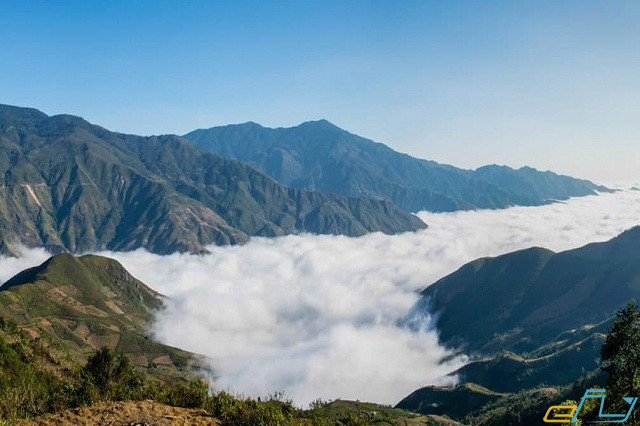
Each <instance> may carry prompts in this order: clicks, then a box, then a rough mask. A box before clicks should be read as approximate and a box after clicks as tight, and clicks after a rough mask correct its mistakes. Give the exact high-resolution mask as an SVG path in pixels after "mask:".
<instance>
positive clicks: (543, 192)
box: [184, 120, 609, 212]
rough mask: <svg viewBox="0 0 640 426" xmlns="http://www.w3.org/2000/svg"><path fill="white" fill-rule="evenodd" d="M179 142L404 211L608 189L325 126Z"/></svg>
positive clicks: (196, 136) (252, 127)
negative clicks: (418, 151) (451, 161)
mask: <svg viewBox="0 0 640 426" xmlns="http://www.w3.org/2000/svg"><path fill="white" fill-rule="evenodd" d="M184 137H185V138H187V139H189V140H191V141H193V142H195V143H196V144H198V145H199V146H200V147H202V148H204V149H207V150H209V151H211V152H214V153H217V154H219V155H222V156H223V157H225V158H230V159H234V160H241V161H244V162H247V163H249V164H250V165H252V166H254V167H256V168H257V169H258V170H260V171H262V172H263V173H266V174H268V175H269V176H272V177H273V178H275V179H276V180H278V181H279V182H281V183H283V184H285V185H289V186H292V187H294V188H303V189H314V190H319V191H324V192H332V193H336V194H342V195H348V196H368V197H375V198H380V199H386V200H390V201H392V202H393V203H394V204H396V205H397V206H399V207H401V208H402V209H404V210H407V211H419V210H429V211H435V212H440V211H455V210H463V209H475V208H489V209H493V208H503V207H508V206H511V205H525V206H529V205H540V204H545V203H548V202H550V201H553V200H563V199H567V198H569V197H574V196H584V195H590V194H594V193H595V191H609V189H607V188H605V187H603V186H599V185H595V184H593V183H591V182H589V181H586V180H581V179H574V178H571V177H568V176H560V175H557V174H555V173H551V172H540V171H537V170H535V169H532V168H530V167H524V168H521V169H518V170H514V169H511V168H509V167H505V166H496V165H491V166H485V167H481V168H479V169H477V170H463V169H459V168H456V167H453V166H449V165H444V164H438V163H436V162H434V161H427V160H421V159H417V158H414V157H411V156H409V155H407V154H401V153H399V152H396V151H394V150H392V149H391V148H389V147H388V146H386V145H383V144H381V143H376V142H373V141H371V140H369V139H365V138H362V137H360V136H357V135H354V134H352V133H349V132H347V131H345V130H342V129H340V128H339V127H337V126H335V125H333V124H331V123H329V122H328V121H326V120H320V121H310V122H306V123H303V124H300V125H299V126H296V127H291V128H277V129H271V128H266V127H262V126H260V125H259V124H256V123H245V124H237V125H229V126H221V127H212V128H210V129H206V130H204V129H201V130H195V131H193V132H191V133H188V134H186V135H185V136H184Z"/></svg>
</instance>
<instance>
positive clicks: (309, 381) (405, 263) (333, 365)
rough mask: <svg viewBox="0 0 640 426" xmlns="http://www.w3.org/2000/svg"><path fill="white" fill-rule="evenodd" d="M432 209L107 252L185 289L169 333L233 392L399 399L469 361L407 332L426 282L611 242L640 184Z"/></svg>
mask: <svg viewBox="0 0 640 426" xmlns="http://www.w3.org/2000/svg"><path fill="white" fill-rule="evenodd" d="M419 216H420V217H421V218H422V219H424V220H425V221H426V222H427V223H428V224H429V225H430V227H429V229H427V230H425V231H420V232H416V233H407V234H402V235H395V236H387V235H382V234H370V235H367V236H364V237H360V238H348V237H341V236H315V235H300V236H287V237H282V238H275V239H266V238H255V239H252V240H251V241H250V242H249V243H248V244H246V245H244V246H241V247H228V246H227V247H210V250H211V254H209V255H205V256H196V255H188V254H173V255H170V256H158V255H153V254H150V253H147V252H145V251H142V250H138V251H135V252H130V253H103V254H104V255H107V256H111V257H114V258H116V259H118V260H119V261H120V262H121V263H122V264H123V265H124V266H125V267H126V268H127V269H128V270H129V271H131V273H132V274H133V275H135V276H136V277H138V278H139V279H141V280H142V281H143V282H145V283H147V284H149V285H150V286H151V287H153V288H155V289H156V290H158V291H160V292H162V293H164V294H166V295H168V296H169V297H170V298H171V302H170V303H169V305H168V308H167V309H166V311H164V312H163V313H162V314H161V315H159V317H158V319H157V322H156V326H155V332H156V335H157V337H158V338H159V339H161V340H162V341H163V342H165V343H167V344H171V345H173V346H178V347H181V348H184V349H186V350H190V351H194V352H198V353H202V354H205V355H207V356H209V357H210V359H211V362H212V366H213V368H214V369H215V371H216V373H217V375H218V379H217V382H216V384H217V386H218V387H219V388H222V389H228V390H231V391H234V392H241V393H244V394H247V395H254V396H260V395H266V394H268V393H271V392H274V391H279V390H282V391H284V392H285V393H286V394H288V395H289V396H291V397H293V398H294V400H295V401H296V403H298V404H306V403H308V402H310V401H311V400H313V399H315V398H318V397H321V398H325V399H335V398H350V399H360V400H368V401H375V402H382V403H389V404H394V403H396V402H397V401H398V400H399V399H400V398H402V397H404V396H406V395H407V394H408V393H410V392H411V391H413V390H415V389H417V388H418V387H421V386H424V385H426V384H433V383H445V382H446V381H447V379H443V377H444V375H445V374H446V373H448V372H450V371H452V370H453V369H455V368H457V367H458V366H460V365H462V364H463V363H464V362H465V359H464V358H459V357H456V358H453V359H451V360H449V361H448V362H446V363H442V362H441V360H442V358H443V357H445V356H447V355H450V352H449V351H448V350H446V349H445V348H443V347H441V346H440V345H439V344H438V341H437V334H436V332H435V331H433V330H429V329H428V327H424V329H423V330H422V331H420V332H415V333H414V332H411V331H409V330H407V329H403V328H399V326H398V325H397V324H398V321H399V320H401V319H402V318H403V317H404V316H405V315H406V314H407V312H408V311H409V310H410V309H411V307H412V306H414V304H415V303H416V301H417V300H418V297H417V294H416V291H417V290H419V289H422V288H424V287H425V286H427V285H429V284H431V283H433V282H434V281H435V280H437V279H438V278H440V277H442V276H444V275H446V274H448V273H450V272H452V271H454V270H455V269H456V268H458V267H459V266H461V265H462V264H464V263H465V262H468V261H470V260H473V259H475V258H477V257H482V256H493V255H498V254H501V253H505V252H508V251H512V250H516V249H521V248H525V247H530V246H534V245H537V246H544V247H548V248H551V249H553V250H566V249H569V248H574V247H578V246H581V245H584V244H586V243H588V242H592V241H603V240H607V239H609V238H611V237H613V236H615V235H617V234H618V233H620V232H621V231H623V230H624V229H627V228H630V227H631V226H634V225H638V224H640V192H634V191H623V192H618V193H616V194H603V195H600V196H593V197H583V198H577V199H572V200H570V201H569V202H567V203H557V204H553V205H549V206H543V207H515V208H510V209H506V210H498V211H488V210H486V211H471V212H459V213H447V214H430V213H420V214H419ZM29 256H31V258H27V260H22V259H21V260H19V261H16V260H10V259H2V260H1V261H0V266H1V267H0V270H1V271H2V275H1V276H2V277H3V278H4V277H7V276H8V275H9V273H8V272H7V271H9V270H11V271H13V272H17V271H18V270H19V269H18V268H20V269H21V268H24V267H25V266H30V265H28V263H29V261H32V262H33V263H32V264H35V263H38V261H39V260H38V259H40V258H42V257H43V256H40V254H37V255H34V254H32V253H31V254H29ZM36 260H37V261H36ZM448 380H451V379H448Z"/></svg>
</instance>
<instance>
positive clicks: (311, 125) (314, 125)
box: [295, 118, 346, 132]
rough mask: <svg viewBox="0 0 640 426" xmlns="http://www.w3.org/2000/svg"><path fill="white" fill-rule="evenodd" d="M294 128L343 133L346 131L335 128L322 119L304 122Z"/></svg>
mask: <svg viewBox="0 0 640 426" xmlns="http://www.w3.org/2000/svg"><path fill="white" fill-rule="evenodd" d="M295 128H307V129H335V130H340V131H343V132H346V130H344V129H342V128H340V127H338V126H336V125H335V124H333V123H332V122H330V121H329V120H325V119H324V118H321V119H319V120H309V121H305V122H303V123H300V124H298V125H297V126H295Z"/></svg>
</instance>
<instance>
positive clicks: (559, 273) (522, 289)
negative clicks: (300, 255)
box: [422, 226, 640, 352]
mask: <svg viewBox="0 0 640 426" xmlns="http://www.w3.org/2000/svg"><path fill="white" fill-rule="evenodd" d="M422 294H423V296H424V297H425V298H427V299H428V300H429V302H430V304H431V306H432V308H433V309H434V310H435V311H438V312H440V315H439V317H438V321H437V326H438V329H439V330H440V337H441V339H442V340H443V341H444V342H447V343H449V344H462V345H464V346H465V347H467V348H468V349H471V350H480V351H483V352H495V351H499V350H512V351H515V352H523V351H530V350H533V349H535V348H538V347H540V346H542V345H545V344H547V343H549V342H551V341H553V340H554V339H556V338H557V337H558V336H559V335H560V334H561V333H563V332H565V331H567V330H572V329H577V328H579V327H581V326H584V325H585V324H597V323H600V322H602V321H605V320H606V319H608V318H610V317H612V316H613V315H614V313H615V311H616V310H617V309H618V308H619V307H620V306H622V305H624V304H625V303H626V302H628V301H629V300H630V299H634V298H635V299H640V226H639V227H635V228H632V229H630V230H628V231H625V232H623V233H622V234H620V235H619V236H617V237H616V238H613V239H612V240H610V241H607V242H604V243H593V244H589V245H586V246H584V247H581V248H578V249H575V250H569V251H565V252H561V253H553V252H551V251H549V250H545V249H540V248H532V249H527V250H521V251H518V252H514V253H509V254H505V255H503V256H498V257H495V258H486V259H479V260H476V261H474V262H471V263H469V264H467V265H464V266H463V267H461V268H460V269H459V270H458V271H456V272H454V273H453V274H451V275H449V276H447V277H444V278H442V279H441V280H439V281H438V282H436V283H435V284H433V285H431V286H429V287H428V288H427V289H426V290H424V292H423V293H422Z"/></svg>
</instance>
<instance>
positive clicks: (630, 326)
mask: <svg viewBox="0 0 640 426" xmlns="http://www.w3.org/2000/svg"><path fill="white" fill-rule="evenodd" d="M602 360H603V361H604V364H603V366H602V369H603V370H604V371H606V372H607V373H608V375H609V380H608V381H607V387H606V389H607V400H609V403H610V407H611V410H612V411H613V412H617V413H626V412H627V410H628V409H629V405H628V404H627V403H626V402H624V400H623V399H622V398H623V397H637V396H640V311H638V305H637V304H636V302H635V300H632V301H630V302H629V303H628V304H627V306H625V307H624V308H622V309H620V311H618V314H617V315H616V318H615V320H614V321H613V325H612V326H611V330H610V331H609V334H608V335H607V339H606V340H605V342H604V345H602ZM639 420H640V417H639V416H638V414H637V408H636V409H634V411H633V412H632V413H631V418H630V422H631V423H630V424H637V422H638V421H639Z"/></svg>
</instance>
